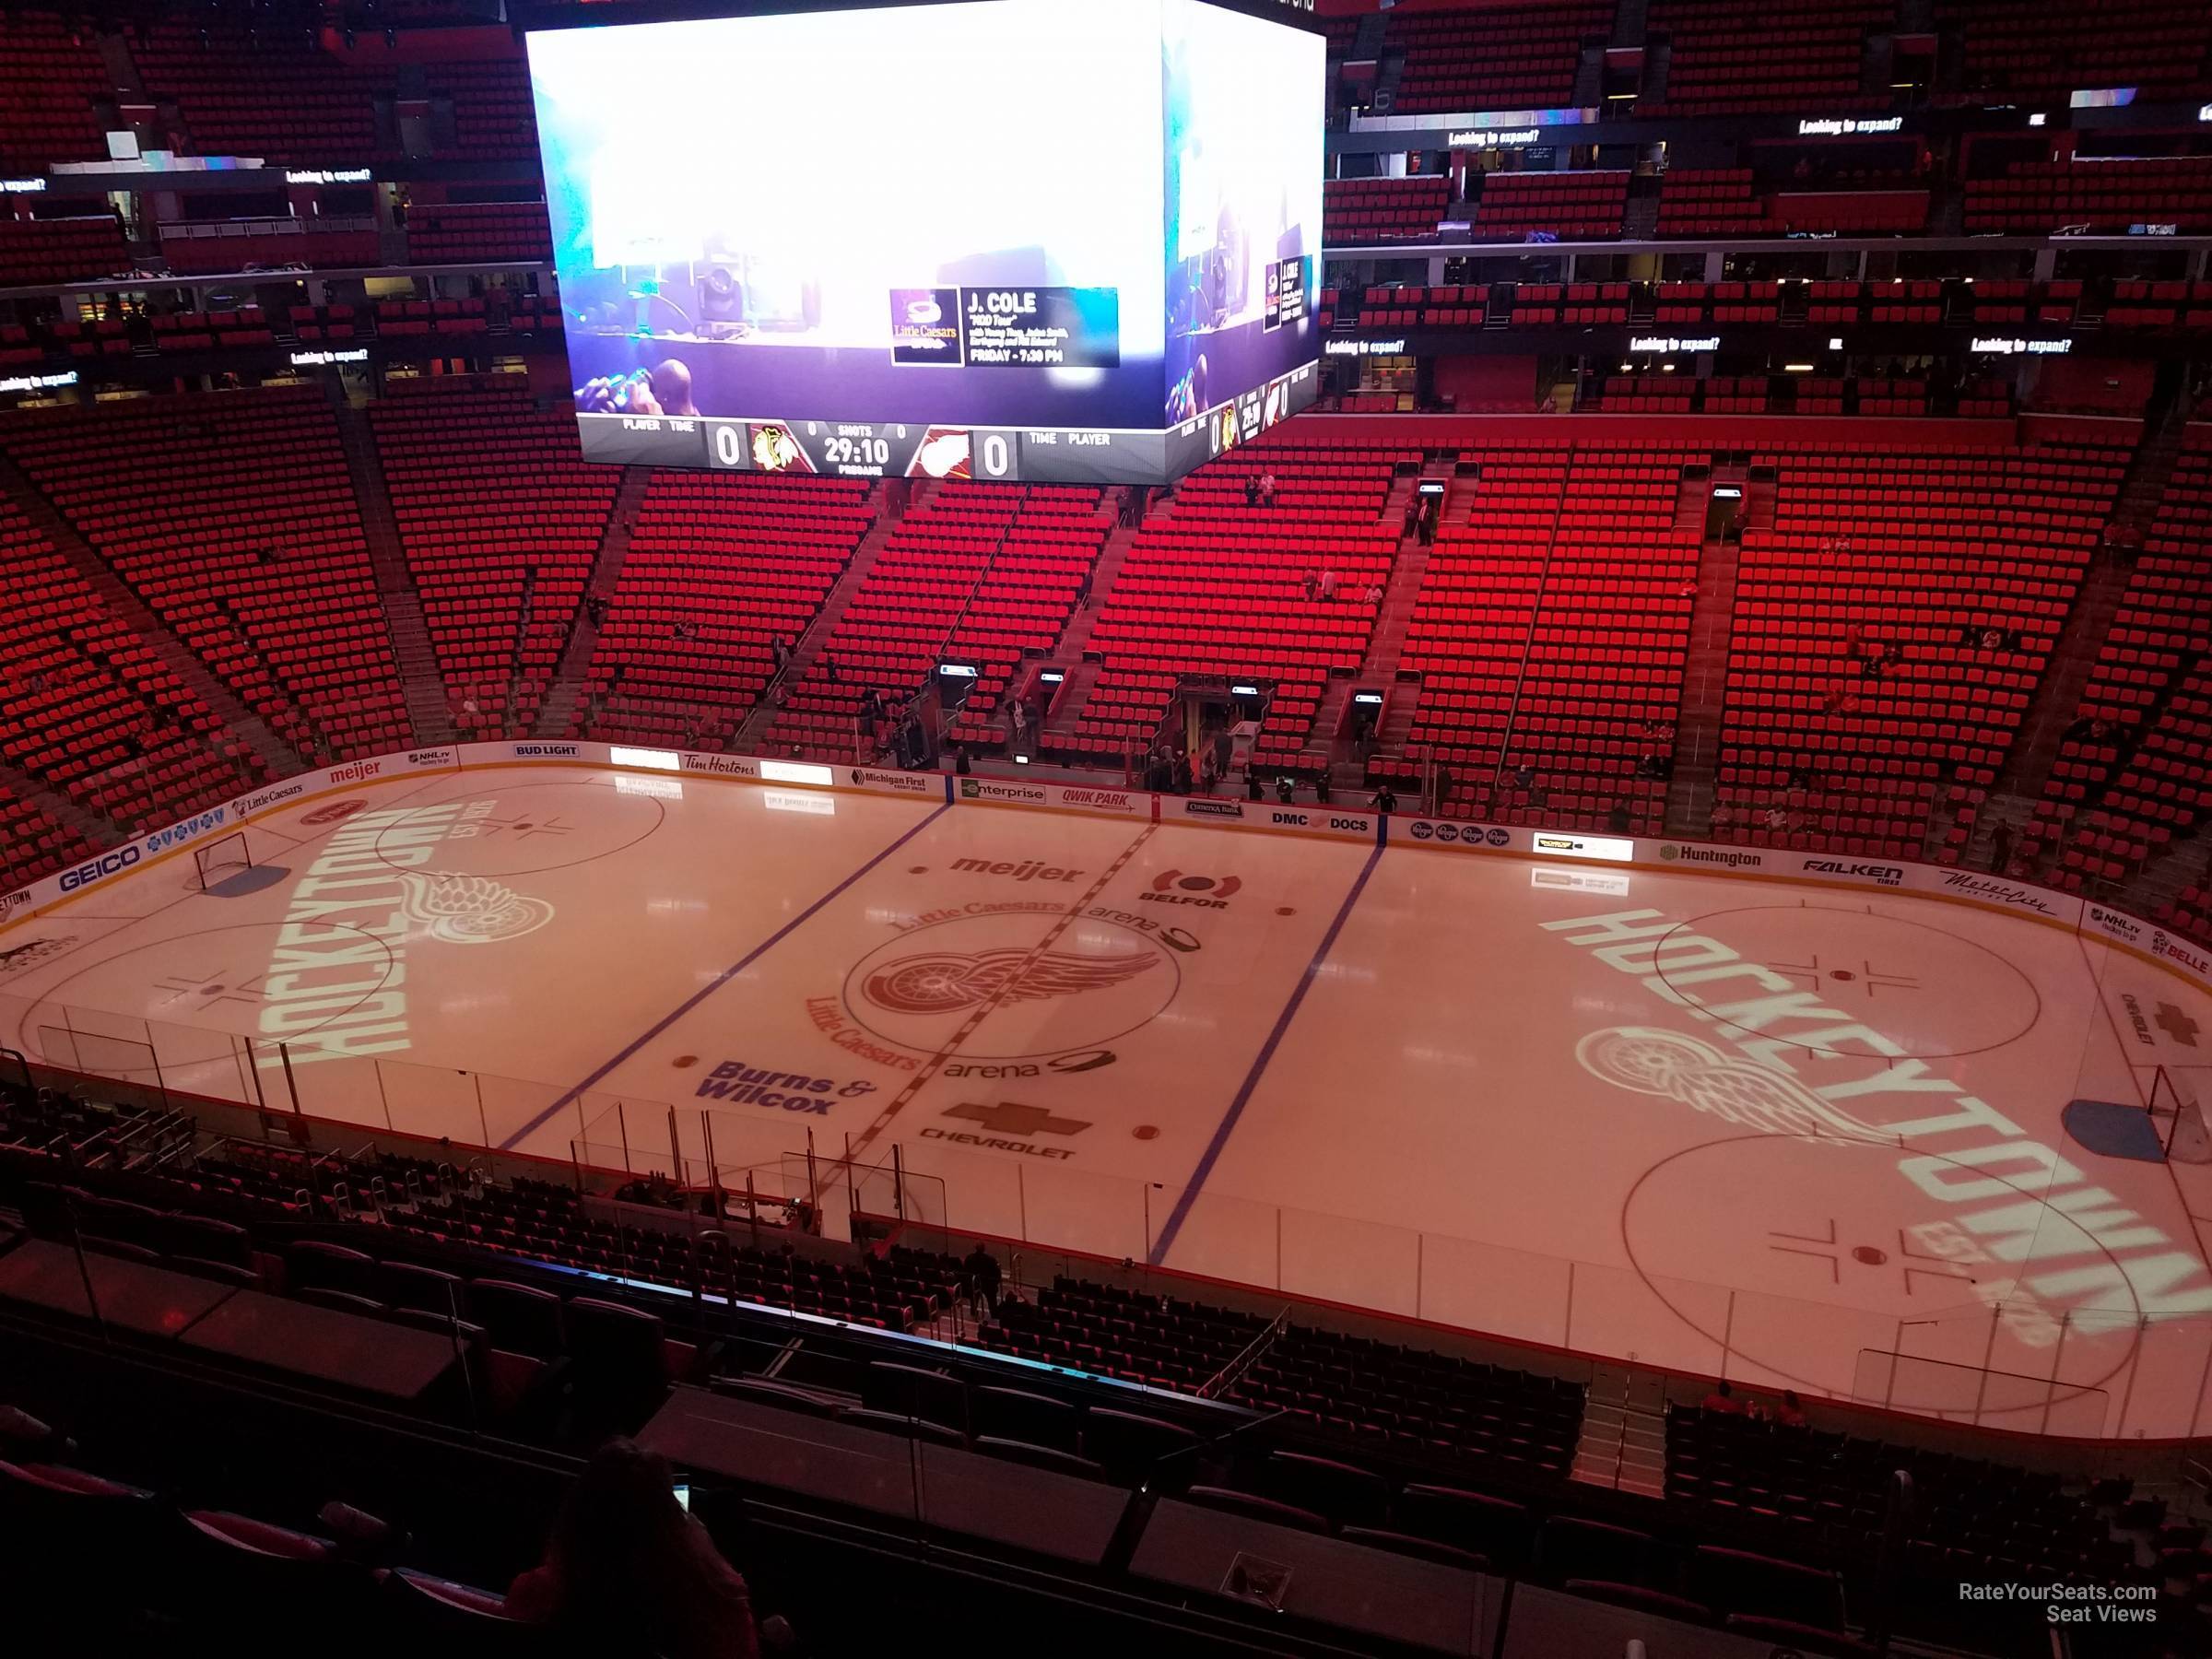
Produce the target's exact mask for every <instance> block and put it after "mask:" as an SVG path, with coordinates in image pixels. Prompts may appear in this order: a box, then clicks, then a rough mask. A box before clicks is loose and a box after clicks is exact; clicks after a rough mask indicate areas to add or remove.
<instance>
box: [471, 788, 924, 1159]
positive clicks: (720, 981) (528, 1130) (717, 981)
mask: <svg viewBox="0 0 2212 1659" xmlns="http://www.w3.org/2000/svg"><path fill="white" fill-rule="evenodd" d="M950 810H951V807H950V806H939V807H935V808H934V809H933V810H932V811H931V813H930V815H929V816H928V817H927V818H924V819H923V820H922V821H921V822H920V823H918V824H916V825H915V826H914V827H913V828H912V829H911V830H908V831H907V832H906V833H905V834H904V835H901V836H900V838H899V839H898V840H897V841H893V842H891V844H890V845H889V846H888V847H886V848H884V850H883V851H882V852H880V853H877V854H876V856H875V857H873V858H871V859H869V860H868V862H867V863H866V864H864V865H861V866H860V868H859V869H857V870H855V871H853V873H852V874H851V875H850V876H848V877H845V878H844V879H843V880H842V881H841V882H839V883H838V884H837V885H836V886H835V887H833V888H830V890H829V891H828V892H826V893H824V894H823V895H822V896H821V897H820V898H819V899H817V900H815V901H814V902H813V903H812V904H810V905H808V906H807V907H806V909H805V910H803V911H801V912H799V913H798V914H797V915H795V916H794V917H793V918H792V919H791V920H790V921H788V922H786V923H784V924H783V925H782V926H781V927H779V928H777V929H776V931H775V932H774V933H772V934H770V935H768V937H767V938H765V939H763V940H761V941H760V943H759V944H758V945H756V946H754V947H752V949H750V950H748V951H747V952H746V953H745V955H743V956H742V957H740V958H738V959H737V960H735V962H732V963H731V964H730V965H729V966H728V967H727V968H724V970H723V971H721V972H720V973H718V974H716V975H715V976H714V977H713V978H712V979H711V980H709V981H708V982H706V984H705V985H703V986H702V987H700V989H699V990H698V991H696V992H694V993H693V994H691V995H689V996H688V997H686V998H685V999H684V1000H683V1002H682V1003H680V1004H678V1005H677V1008H676V1010H675V1011H674V1012H673V1013H671V1014H669V1015H668V1016H667V1018H665V1019H663V1020H661V1022H660V1023H659V1024H657V1025H655V1026H654V1027H653V1029H652V1030H648V1031H645V1032H643V1033H642V1034H641V1035H640V1036H639V1037H638V1039H637V1040H636V1041H634V1042H632V1043H630V1044H629V1047H627V1048H625V1049H624V1050H623V1051H622V1052H621V1053H618V1054H617V1055H616V1056H615V1057H614V1058H613V1059H612V1060H609V1061H608V1062H607V1063H606V1065H603V1066H601V1067H600V1068H599V1069H598V1070H597V1071H595V1072H594V1073H593V1074H592V1075H591V1076H590V1077H586V1078H585V1079H584V1080H583V1081H582V1082H581V1083H579V1084H577V1085H576V1087H575V1088H571V1089H570V1090H569V1092H568V1093H567V1094H564V1095H562V1096H561V1097H560V1099H559V1100H556V1101H554V1102H553V1104H552V1105H550V1106H548V1107H547V1108H546V1109H545V1110H544V1111H543V1112H539V1113H538V1114H537V1115H536V1116H535V1117H534V1118H532V1119H531V1120H530V1121H529V1122H528V1123H526V1124H524V1125H523V1126H522V1127H521V1128H520V1129H517V1130H516V1131H515V1132H514V1133H513V1134H512V1135H509V1136H508V1137H507V1138H506V1139H505V1140H503V1141H501V1142H500V1151H502V1152H508V1151H512V1150H513V1148H514V1144H515V1143H516V1142H517V1141H519V1140H521V1139H522V1138H523V1137H524V1135H530V1134H532V1133H534V1132H535V1130H536V1129H537V1128H538V1126H539V1125H540V1124H544V1123H546V1122H547V1120H548V1119H550V1118H551V1117H552V1116H553V1114H554V1113H555V1112H559V1111H560V1110H561V1108H562V1107H564V1106H566V1105H568V1104H569V1103H570V1102H571V1101H572V1100H575V1099H576V1097H577V1096H578V1095H580V1094H582V1092H583V1091H584V1090H585V1089H587V1088H591V1087H592V1086H593V1085H594V1084H595V1083H597V1082H599V1081H600V1080H601V1079H602V1078H604V1077H606V1074H607V1073H609V1072H611V1071H613V1070H614V1069H615V1067H616V1066H618V1065H621V1064H622V1063H623V1062H624V1061H626V1060H628V1059H629V1057H630V1056H631V1055H632V1054H635V1053H637V1052H638V1051H639V1050H640V1049H641V1048H643V1047H644V1046H645V1045H646V1044H647V1043H649V1042H651V1041H653V1039H654V1038H655V1037H658V1036H659V1035H660V1034H661V1033H662V1032H663V1031H665V1030H667V1029H668V1028H669V1027H670V1026H672V1025H674V1024H675V1023H676V1022H677V1020H679V1019H681V1018H683V1017H684V1016H685V1015H687V1014H688V1013H690V1012H691V1010H692V1009H694V1008H696V1007H698V1006H699V1005H700V1003H702V1002H705V1001H706V1000H707V998H708V997H710V996H712V995H713V994H714V993H715V992H717V991H719V990H721V989H722V988H723V987H724V985H726V984H728V983H729V982H731V981H732V980H734V979H735V978H736V977H737V976H738V975H739V974H741V973H743V972H744V971H746V970H747V968H750V967H751V966H752V965H753V964H754V963H755V962H757V961H759V959H761V958H762V957H763V956H765V955H767V954H768V952H769V951H771V950H772V949H773V948H774V947H776V946H777V945H779V944H781V943H782V941H783V940H784V939H786V938H788V937H790V936H791V935H792V933H793V931H794V929H796V928H798V927H800V926H802V925H804V924H806V922H808V921H810V920H812V919H813V917H814V916H815V914H816V913H817V912H819V911H820V910H821V908H822V906H824V905H825V904H827V903H829V902H830V900H832V899H834V898H836V897H837V896H838V895H839V894H840V893H841V892H843V891H844V890H845V889H846V888H849V887H851V886H852V885H853V883H854V882H856V881H858V880H859V879H860V878H861V877H863V876H865V875H866V874H867V873H868V872H869V871H870V870H872V869H874V868H875V867H876V866H877V865H879V864H881V863H882V862H883V861H884V860H885V859H887V858H888V857H889V856H890V855H891V854H892V853H896V852H898V851H899V849H900V848H901V847H903V846H905V845H906V843H907V842H908V841H912V840H913V839H914V837H915V836H917V835H919V834H921V833H922V831H923V830H926V829H928V828H929V827H930V825H932V824H934V823H935V822H936V821H937V819H938V818H942V817H943V816H944V815H945V814H946V813H947V812H948V811H950Z"/></svg>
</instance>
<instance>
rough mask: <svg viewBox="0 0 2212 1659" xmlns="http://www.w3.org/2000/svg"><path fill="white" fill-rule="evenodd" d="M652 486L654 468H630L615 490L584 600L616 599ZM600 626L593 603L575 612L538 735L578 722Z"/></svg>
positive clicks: (558, 731) (564, 731)
mask: <svg viewBox="0 0 2212 1659" xmlns="http://www.w3.org/2000/svg"><path fill="white" fill-rule="evenodd" d="M652 483H653V469H652V468H651V467H646V466H630V467H625V468H624V469H623V472H622V484H621V487H620V488H618V489H617V490H616V492H615V504H614V507H613V508H612V509H611V510H610V511H609V512H608V513H607V515H606V535H604V536H602V537H601V538H600V541H599V551H598V553H597V554H596V555H595V556H594V558H593V559H592V575H591V580H590V581H589V582H585V583H584V588H583V591H584V596H585V597H586V599H587V600H588V599H589V598H590V596H591V595H592V594H605V595H606V597H607V598H609V599H612V598H613V597H614V594H615V590H616V588H617V587H618V586H619V585H621V582H622V565H623V561H624V560H625V559H628V558H629V533H630V530H631V528H632V527H633V526H634V525H635V524H637V522H638V512H639V510H640V509H641V508H642V507H643V506H644V504H645V491H646V489H647V488H648V487H650V486H651V484H652ZM598 641H599V625H598V624H597V623H595V622H594V621H593V620H592V609H591V606H589V605H588V604H585V605H581V606H577V608H576V621H575V625H574V626H573V627H571V629H569V642H568V644H567V645H566V646H565V647H564V648H563V649H562V651H561V653H560V665H559V667H558V668H556V669H555V670H554V672H553V683H552V684H551V685H550V686H548V687H547V688H546V700H545V703H544V706H542V707H541V708H540V709H539V710H538V712H537V735H539V736H540V737H559V736H562V735H566V734H567V732H568V731H569V729H570V727H571V725H572V724H573V723H574V721H575V719H576V710H577V706H578V705H579V704H580V703H581V702H582V700H583V683H584V677H585V674H586V671H587V670H589V669H590V667H591V665H592V647H593V646H594V645H595V644H597V643H598Z"/></svg>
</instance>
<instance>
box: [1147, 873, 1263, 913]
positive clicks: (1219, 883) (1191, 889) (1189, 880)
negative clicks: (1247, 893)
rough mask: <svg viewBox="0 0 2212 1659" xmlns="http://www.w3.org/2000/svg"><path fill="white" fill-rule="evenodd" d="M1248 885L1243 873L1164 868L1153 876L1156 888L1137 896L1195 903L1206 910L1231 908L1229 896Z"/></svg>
mask: <svg viewBox="0 0 2212 1659" xmlns="http://www.w3.org/2000/svg"><path fill="white" fill-rule="evenodd" d="M1243 885H1244V881H1243V877H1239V876H1185V875H1184V874H1183V873H1182V871H1181V870H1162V871H1161V872H1160V873H1159V875H1157V876H1155V877H1153V878H1152V890H1151V891H1150V892H1148V893H1139V894H1138V895H1137V898H1138V899H1139V900H1143V901H1144V902H1145V903H1147V904H1195V905H1197V906H1199V907H1200V908H1202V909H1205V910H1227V909H1228V908H1229V900H1230V899H1231V898H1232V897H1233V896H1234V895H1235V894H1236V893H1237V891H1238V890H1239V889H1240V888H1242V887H1243Z"/></svg>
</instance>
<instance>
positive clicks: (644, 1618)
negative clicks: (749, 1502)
mask: <svg viewBox="0 0 2212 1659" xmlns="http://www.w3.org/2000/svg"><path fill="white" fill-rule="evenodd" d="M674 1484H675V1478H674V1475H673V1472H672V1471H671V1470H670V1468H669V1466H668V1460H667V1459H666V1458H665V1457H662V1456H660V1455H659V1454H658V1453H653V1452H648V1451H645V1450H644V1449H643V1448H642V1447H640V1446H638V1445H637V1444H635V1443H634V1442H632V1441H627V1440H620V1439H617V1440H611V1441H607V1442H606V1444H605V1445H604V1446H602V1447H600V1448H599V1450H598V1451H597V1452H596V1453H594V1454H593V1456H592V1461H591V1462H590V1463H589V1464H587V1465H584V1471H583V1474H582V1477H580V1478H579V1479H578V1480H577V1482H576V1484H575V1485H574V1486H573V1487H571V1488H570V1489H569V1495H568V1500H567V1501H566V1502H564V1503H563V1504H562V1505H561V1508H560V1514H559V1518H558V1519H557V1520H556V1521H555V1522H554V1524H553V1535H552V1537H551V1538H550V1539H548V1540H547V1545H546V1558H545V1559H544V1560H543V1561H542V1562H540V1563H539V1564H538V1565H537V1566H535V1567H533V1568H531V1569H530V1570H529V1571H527V1572H524V1573H523V1574H521V1575H520V1576H519V1577H517V1578H516V1579H515V1581H514V1583H512V1585H511V1586H509V1588H508V1591H507V1609H506V1611H507V1617H508V1618H516V1619H521V1620H523V1621H524V1622H525V1623H529V1624H541V1625H547V1626H549V1627H551V1628H553V1629H554V1630H559V1632H560V1633H561V1634H562V1635H563V1636H564V1637H566V1638H567V1639H568V1644H569V1646H570V1647H571V1648H572V1649H573V1650H574V1651H577V1652H601V1653H657V1654H659V1655H661V1659H758V1656H759V1652H760V1640H759V1632H758V1631H756V1630H755V1629H754V1627H753V1607H752V1598H751V1595H750V1594H748V1593H747V1589H746V1586H745V1580H744V1579H742V1578H740V1577H739V1576H738V1574H737V1571H736V1569H735V1568H734V1567H732V1566H731V1565H730V1564H729V1563H728V1562H727V1561H725V1560H724V1559H722V1553H721V1551H719V1550H717V1549H716V1548H715V1547H714V1540H713V1539H712V1538H711V1537H709V1536H708V1535H707V1529H706V1528H705V1527H703V1526H701V1525H700V1524H699V1523H698V1522H697V1521H694V1520H693V1519H692V1518H691V1517H690V1516H689V1515H688V1514H686V1513H685V1512H684V1510H683V1507H682V1506H681V1505H680V1504H678V1503H677V1500H676V1493H675V1490H674Z"/></svg>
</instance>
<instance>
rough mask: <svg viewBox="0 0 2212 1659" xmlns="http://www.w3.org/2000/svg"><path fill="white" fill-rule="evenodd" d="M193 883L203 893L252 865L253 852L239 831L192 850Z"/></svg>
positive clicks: (250, 867)
mask: <svg viewBox="0 0 2212 1659" xmlns="http://www.w3.org/2000/svg"><path fill="white" fill-rule="evenodd" d="M192 864H193V874H194V886H195V887H197V888H199V890H200V891H201V892H203V893H205V892H206V891H207V890H208V889H209V888H214V887H218V886H219V885H221V884H222V883H223V882H225V881H228V880H229V878H230V877H233V876H236V875H238V874H239V873H240V872H241V871H243V870H250V869H252V868H253V853H251V852H250V851H249V850H248V849H247V846H246V838H245V836H244V834H243V833H242V832H241V833H240V834H236V835H226V836H224V837H223V838H222V839H221V840H219V841H209V842H207V844H206V845H205V846H201V847H194V849H193V850H192Z"/></svg>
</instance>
